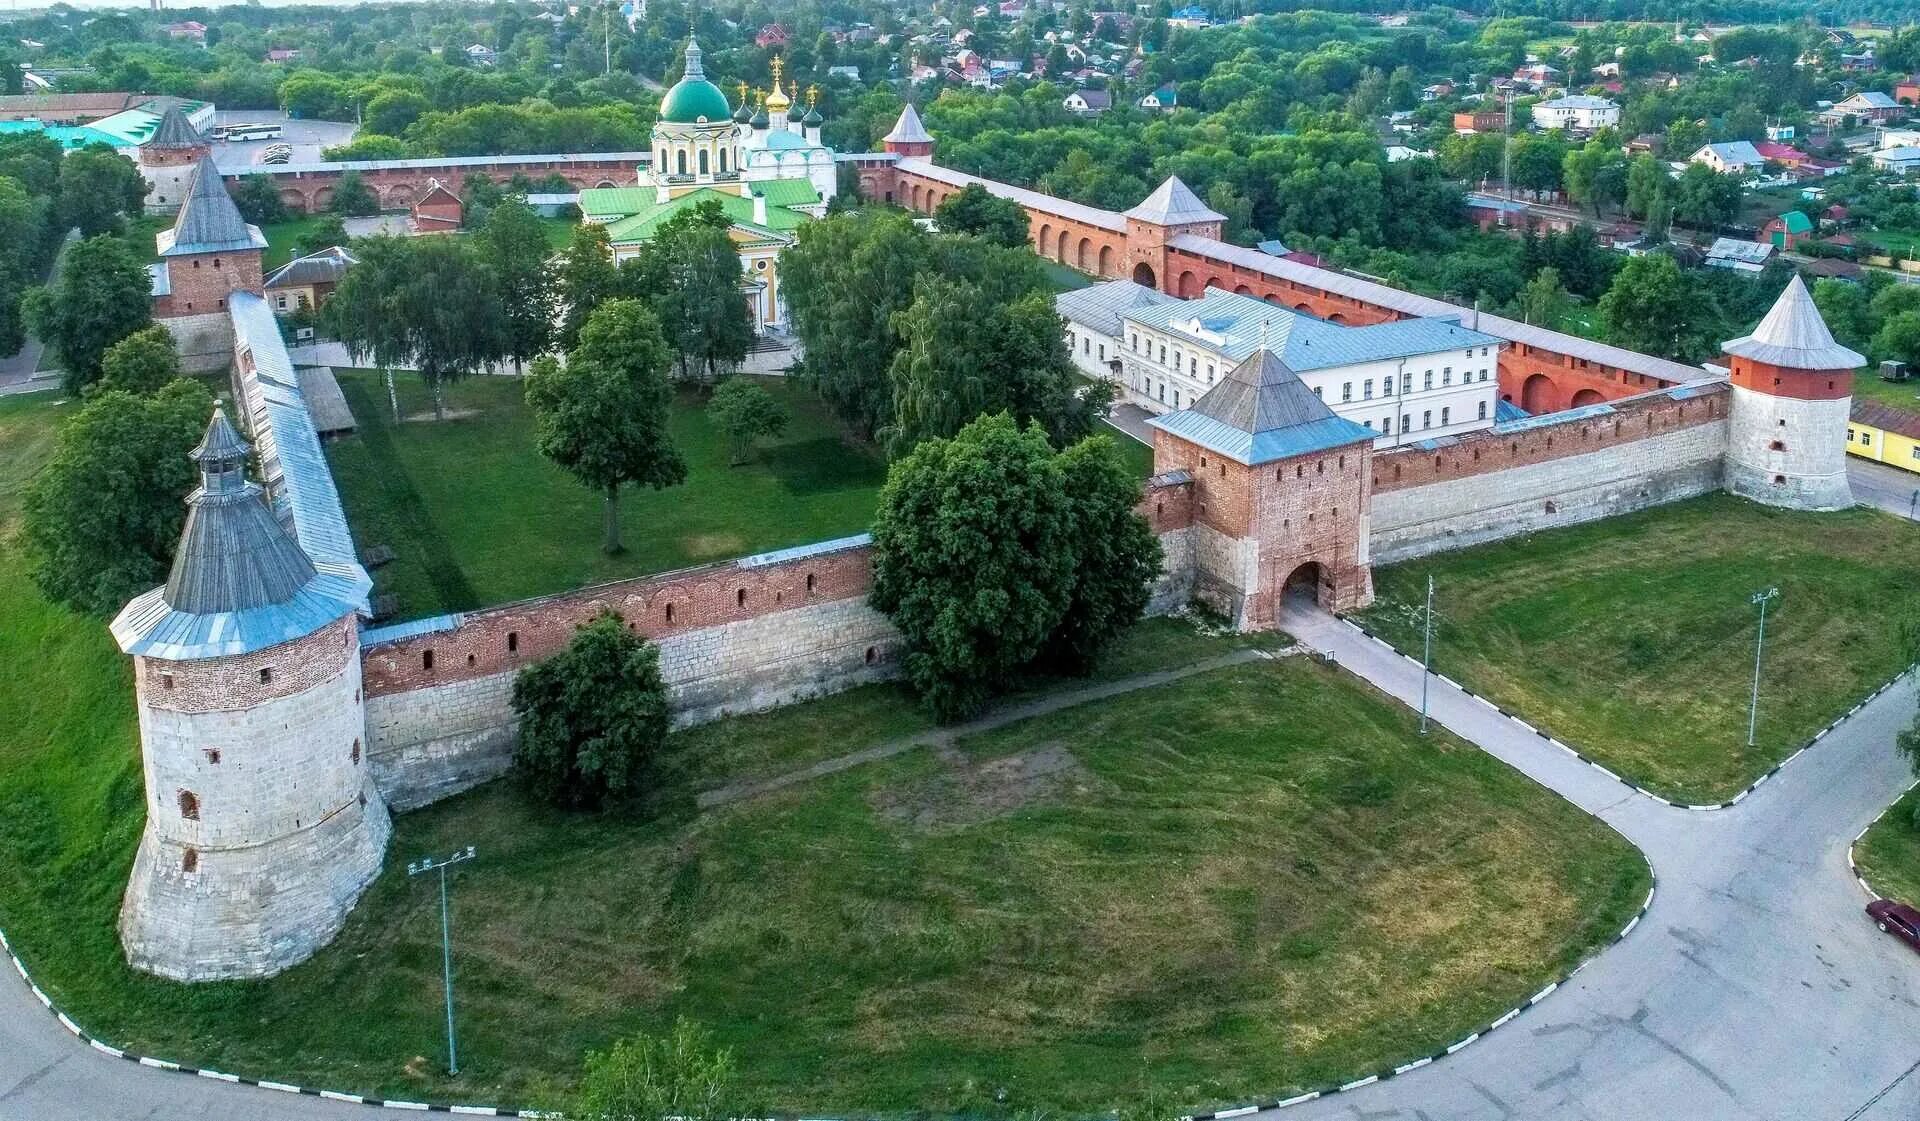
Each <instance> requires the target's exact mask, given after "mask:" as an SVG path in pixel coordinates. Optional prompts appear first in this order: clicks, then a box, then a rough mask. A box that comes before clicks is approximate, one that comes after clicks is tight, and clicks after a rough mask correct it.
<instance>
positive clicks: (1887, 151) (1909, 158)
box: [1873, 148, 1920, 175]
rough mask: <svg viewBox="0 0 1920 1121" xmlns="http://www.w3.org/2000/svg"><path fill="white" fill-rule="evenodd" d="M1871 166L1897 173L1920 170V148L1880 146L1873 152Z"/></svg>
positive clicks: (1906, 173)
mask: <svg viewBox="0 0 1920 1121" xmlns="http://www.w3.org/2000/svg"><path fill="white" fill-rule="evenodd" d="M1873 166H1875V167H1877V168H1879V169H1880V170H1882V171H1891V172H1894V173H1895V174H1898V175H1910V174H1912V173H1913V172H1915V171H1920V148H1882V149H1880V150H1879V151H1878V152H1875V153H1874V154H1873Z"/></svg>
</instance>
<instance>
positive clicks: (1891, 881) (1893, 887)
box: [1853, 790, 1920, 906]
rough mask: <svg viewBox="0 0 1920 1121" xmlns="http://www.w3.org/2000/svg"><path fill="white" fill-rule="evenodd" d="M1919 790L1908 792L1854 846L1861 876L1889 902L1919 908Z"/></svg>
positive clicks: (1854, 853)
mask: <svg viewBox="0 0 1920 1121" xmlns="http://www.w3.org/2000/svg"><path fill="white" fill-rule="evenodd" d="M1916 812H1920V790H1909V791H1908V792H1907V796H1906V797H1904V798H1902V799H1900V800H1899V801H1898V802H1895V803H1894V805H1893V808H1892V809H1890V810H1888V811H1887V815H1886V816H1885V817H1883V818H1881V819H1880V820H1879V821H1877V822H1875V823H1874V826H1873V828H1872V829H1869V830H1867V835H1866V836H1865V837H1862V838H1861V839H1860V843H1859V844H1857V845H1855V846H1854V849H1853V855H1854V859H1855V860H1856V861H1858V862H1859V865H1860V874H1861V875H1862V876H1865V877H1866V879H1867V882H1868V883H1870V884H1872V885H1873V890H1875V891H1877V892H1879V893H1880V894H1882V895H1884V896H1886V897H1887V898H1889V899H1898V900H1900V901H1901V902H1903V903H1911V904H1913V905H1915V906H1920V818H1916V817H1915V816H1914V815H1915V813H1916Z"/></svg>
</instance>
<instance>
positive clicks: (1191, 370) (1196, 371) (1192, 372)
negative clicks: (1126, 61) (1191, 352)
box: [1187, 358, 1200, 380]
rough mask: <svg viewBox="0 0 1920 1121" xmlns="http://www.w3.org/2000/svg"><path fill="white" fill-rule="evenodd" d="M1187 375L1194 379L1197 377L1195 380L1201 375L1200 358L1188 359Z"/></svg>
mask: <svg viewBox="0 0 1920 1121" xmlns="http://www.w3.org/2000/svg"><path fill="white" fill-rule="evenodd" d="M1187 376H1188V377H1190V378H1193V379H1195V380H1198V379H1199V377H1200V360H1199V359H1198V358H1188V359H1187Z"/></svg>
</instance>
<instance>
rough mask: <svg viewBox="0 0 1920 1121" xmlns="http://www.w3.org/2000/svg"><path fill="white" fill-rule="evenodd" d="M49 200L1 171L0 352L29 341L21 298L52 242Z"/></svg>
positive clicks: (36, 276)
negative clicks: (49, 228) (3, 246)
mask: <svg viewBox="0 0 1920 1121" xmlns="http://www.w3.org/2000/svg"><path fill="white" fill-rule="evenodd" d="M47 209H48V208H47V202H46V200H45V199H37V198H34V197H33V196H32V195H31V194H29V193H28V192H27V188H26V185H25V184H23V183H21V182H20V181H19V180H18V179H14V178H12V177H10V176H6V175H0V245H5V246H8V247H9V249H10V250H11V251H10V252H7V253H4V254H0V355H5V354H12V353H14V352H15V351H17V350H19V349H20V345H21V344H22V343H23V342H25V341H26V331H25V324H24V323H23V322H22V320H21V315H20V299H21V297H22V296H23V295H25V293H26V290H27V286H28V285H30V284H32V283H33V281H34V280H35V279H37V278H38V277H39V274H40V267H41V265H42V264H43V263H44V260H45V252H46V249H47V247H48V244H49V242H50V240H51V239H50V238H49V236H48V223H47Z"/></svg>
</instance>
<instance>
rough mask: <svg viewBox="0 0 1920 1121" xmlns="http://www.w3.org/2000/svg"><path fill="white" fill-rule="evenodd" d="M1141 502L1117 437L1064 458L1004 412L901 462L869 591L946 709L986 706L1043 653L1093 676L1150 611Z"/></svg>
mask: <svg viewBox="0 0 1920 1121" xmlns="http://www.w3.org/2000/svg"><path fill="white" fill-rule="evenodd" d="M1139 499H1140V490H1139V482H1138V480H1136V479H1134V478H1133V477H1132V476H1131V474H1130V473H1129V472H1128V471H1127V470H1126V468H1125V467H1124V466H1123V465H1122V464H1120V463H1119V461H1118V459H1117V456H1116V453H1115V451H1114V449H1113V447H1112V445H1111V444H1110V442H1108V441H1107V440H1106V439H1105V438H1103V437H1096V438H1094V439H1091V440H1087V441H1083V442H1082V443H1080V444H1077V445H1075V446H1074V447H1073V448H1070V449H1068V450H1067V451H1066V452H1064V453H1060V454H1058V455H1056V454H1055V453H1054V451H1053V449H1052V448H1051V447H1050V446H1049V445H1048V444H1047V439H1046V434H1045V433H1044V432H1042V431H1041V430H1040V428H1039V427H1038V426H1032V425H1030V426H1028V427H1027V428H1025V429H1022V428H1020V427H1019V426H1018V425H1016V424H1015V423H1014V420H1013V418H1012V417H1011V416H1009V415H1007V414H1006V413H999V414H996V415H993V416H985V417H981V418H979V419H978V420H975V421H974V422H973V423H971V424H969V425H967V426H966V427H965V428H963V429H961V430H960V432H959V434H958V435H956V436H954V437H953V438H952V439H932V440H927V441H925V442H923V443H921V444H920V445H919V446H918V447H916V448H915V449H914V450H913V451H912V453H911V454H909V455H907V456H906V457H905V458H903V459H900V460H897V461H896V462H895V463H894V465H893V468H892V470H890V471H889V472H888V475H887V484H886V487H885V488H884V489H883V490H882V492H881V496H880V511H879V514H878V516H877V517H876V519H875V521H874V529H873V552H874V585H873V593H872V596H871V600H872V603H873V605H874V606H875V607H876V608H877V609H879V610H881V611H883V612H885V613H886V614H887V615H888V616H889V617H890V618H891V619H892V620H893V623H894V625H895V626H897V627H898V628H899V629H900V632H901V634H902V635H903V636H904V637H905V639H906V646H907V656H906V662H905V669H906V675H907V680H908V681H909V682H910V683H911V684H912V685H913V687H914V688H915V690H916V691H918V692H919V693H920V695H921V696H922V697H923V698H924V699H925V700H926V702H927V703H928V705H929V706H930V707H931V708H932V709H933V711H934V712H935V713H936V714H937V715H939V716H940V717H941V718H943V719H953V718H956V717H960V716H965V715H966V714H968V713H971V712H973V711H975V710H977V709H978V708H979V707H980V706H981V705H982V704H983V703H985V701H986V700H987V699H988V698H990V697H992V696H993V695H994V694H995V693H998V692H1001V691H1003V690H1005V689H1007V688H1008V687H1009V686H1011V685H1013V684H1014V683H1015V682H1017V681H1018V680H1019V678H1020V675H1021V674H1023V673H1024V672H1025V671H1026V670H1027V669H1028V668H1029V667H1030V666H1033V665H1034V664H1035V663H1036V661H1038V662H1040V663H1042V664H1043V665H1044V666H1045V667H1047V668H1052V669H1059V670H1065V671H1069V672H1084V671H1085V670H1086V669H1087V668H1089V667H1091V666H1092V665H1093V663H1094V660H1095V659H1096V658H1097V657H1098V655H1099V652H1100V650H1101V649H1102V648H1103V647H1104V646H1105V645H1106V644H1107V643H1108V642H1110V641H1111V640H1112V639H1113V637H1114V636H1115V635H1117V634H1119V633H1120V632H1121V631H1122V630H1123V629H1124V628H1125V627H1126V626H1127V625H1129V624H1130V623H1132V622H1133V621H1134V620H1135V619H1137V618H1138V617H1139V615H1140V612H1141V611H1142V610H1143V609H1144V608H1145V606H1146V602H1147V595H1148V589H1149V585H1150V582H1151V580H1152V578H1153V575H1154V573H1155V572H1157V571H1158V568H1159V564H1160V549H1159V543H1158V542H1157V541H1156V540H1155V539H1154V537H1153V535H1152V534H1151V532H1149V530H1148V528H1147V526H1146V523H1145V521H1144V520H1143V519H1142V518H1141V517H1140V516H1139V515H1138V514H1136V513H1135V512H1134V506H1135V505H1136V504H1137V503H1138V502H1139Z"/></svg>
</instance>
